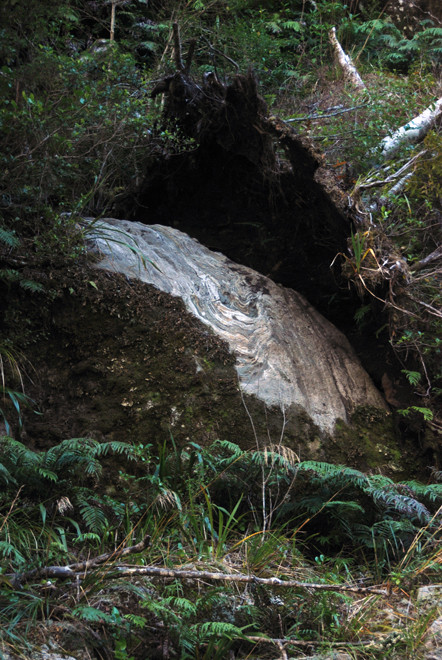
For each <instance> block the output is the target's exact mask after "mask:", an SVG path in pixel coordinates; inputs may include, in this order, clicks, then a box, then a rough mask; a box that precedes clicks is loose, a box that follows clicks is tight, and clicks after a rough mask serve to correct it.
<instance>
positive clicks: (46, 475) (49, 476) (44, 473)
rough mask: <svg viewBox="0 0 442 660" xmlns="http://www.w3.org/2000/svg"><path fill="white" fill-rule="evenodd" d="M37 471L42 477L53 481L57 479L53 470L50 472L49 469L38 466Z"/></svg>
mask: <svg viewBox="0 0 442 660" xmlns="http://www.w3.org/2000/svg"><path fill="white" fill-rule="evenodd" d="M37 473H38V474H39V475H40V477H43V479H48V480H49V481H52V482H54V483H55V482H56V481H58V476H57V475H56V474H55V472H52V471H51V470H47V469H45V468H43V467H38V468H37Z"/></svg>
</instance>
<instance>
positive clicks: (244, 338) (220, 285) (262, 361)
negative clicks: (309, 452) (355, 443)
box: [86, 218, 386, 432]
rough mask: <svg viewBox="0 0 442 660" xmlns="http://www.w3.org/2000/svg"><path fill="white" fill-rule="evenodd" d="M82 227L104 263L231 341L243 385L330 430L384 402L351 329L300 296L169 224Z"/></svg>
mask: <svg viewBox="0 0 442 660" xmlns="http://www.w3.org/2000/svg"><path fill="white" fill-rule="evenodd" d="M88 222H89V223H91V219H86V223H88ZM86 226H87V227H88V229H87V238H88V242H87V244H88V246H89V248H90V250H92V251H96V252H97V251H98V252H99V253H100V255H101V260H100V261H99V263H98V264H97V266H98V267H99V268H103V269H106V270H110V271H115V272H119V273H124V274H125V275H126V276H127V277H129V278H138V279H140V280H142V281H143V282H147V283H149V284H152V285H153V286H155V287H157V288H158V289H160V290H161V291H164V292H166V293H170V294H171V295H172V296H177V297H179V298H181V299H182V300H183V302H184V305H185V307H186V308H187V310H188V311H189V312H190V313H192V314H193V315H194V316H195V317H196V318H198V319H199V320H200V321H202V322H203V323H204V324H206V325H207V326H209V327H210V328H211V329H212V330H213V332H214V333H216V334H217V335H218V336H219V337H221V338H222V339H224V340H225V341H226V342H227V343H228V345H229V347H230V350H231V351H232V353H233V354H234V355H235V356H236V368H237V372H238V380H239V384H240V387H241V389H242V391H243V392H245V393H247V394H251V395H255V396H256V397H258V399H261V400H262V401H264V402H265V403H266V404H267V405H268V406H279V407H280V408H281V409H282V410H286V409H287V408H288V407H290V406H291V405H292V404H295V405H298V406H300V407H301V408H302V409H304V410H305V411H306V412H307V413H308V415H309V416H310V417H311V419H312V420H313V421H314V422H315V423H316V424H317V425H318V426H319V427H320V428H321V429H322V430H325V431H328V432H332V431H333V427H334V424H335V422H336V420H337V419H339V418H340V419H343V420H344V421H348V416H349V414H350V413H351V412H352V411H353V410H354V408H355V407H356V406H358V405H370V406H375V407H377V408H384V409H385V408H386V404H385V402H384V399H383V397H382V396H381V394H380V393H379V391H378V390H377V389H376V388H375V387H374V385H373V383H372V382H371V380H370V378H369V376H368V375H367V373H366V372H365V371H364V369H363V368H362V366H361V364H360V362H359V360H358V358H357V357H356V355H355V353H354V351H353V350H352V348H351V346H350V344H349V342H348V341H347V339H346V338H345V336H344V335H343V334H342V333H341V332H339V331H338V330H337V329H336V328H335V327H334V326H333V325H332V324H331V323H329V322H328V321H327V320H326V319H325V318H324V317H323V316H322V315H321V314H319V312H317V311H316V310H315V309H314V308H313V307H312V306H311V305H310V304H309V303H308V302H307V301H306V300H305V298H303V296H301V295H300V294H299V293H296V292H295V291H293V290H292V289H287V288H284V287H281V286H278V285H277V284H275V283H274V282H273V281H272V280H270V279H268V278H267V277H264V276H263V275H260V274H259V273H257V272H256V271H254V270H252V269H250V268H247V267H245V266H241V265H238V264H235V263H233V262H232V261H230V260H229V259H227V258H226V257H225V256H224V255H222V254H219V253H215V252H212V251H210V250H209V249H207V248H206V247H204V246H203V245H201V244H200V243H198V242H197V241H196V240H194V239H192V238H190V237H189V236H188V235H187V234H184V233H182V232H180V231H178V230H176V229H173V228H171V227H163V226H160V225H153V226H147V225H143V224H141V223H138V222H129V221H126V220H115V219H108V218H106V219H104V220H100V221H96V222H95V223H93V224H89V225H86ZM165 330H166V329H165Z"/></svg>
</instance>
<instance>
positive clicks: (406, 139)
mask: <svg viewBox="0 0 442 660" xmlns="http://www.w3.org/2000/svg"><path fill="white" fill-rule="evenodd" d="M441 115H442V97H441V98H440V99H438V100H437V101H435V102H434V103H432V104H431V105H430V106H429V107H428V108H427V109H426V110H424V112H422V113H421V114H420V115H418V116H417V117H415V118H414V119H412V120H411V121H409V122H408V123H407V124H405V125H404V126H401V127H400V128H398V129H397V131H395V132H394V133H393V135H387V137H385V138H384V139H383V140H382V142H381V143H380V145H379V147H380V150H381V155H382V157H383V158H384V159H385V160H386V159H387V158H391V157H392V156H394V154H395V153H396V152H397V151H398V149H399V148H400V147H401V145H402V144H404V143H408V144H413V143H414V142H419V140H422V138H424V137H425V135H426V134H427V133H428V131H429V130H430V128H431V127H432V126H433V124H434V122H435V121H436V119H438V117H440V116H441Z"/></svg>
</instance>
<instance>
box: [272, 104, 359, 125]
mask: <svg viewBox="0 0 442 660" xmlns="http://www.w3.org/2000/svg"><path fill="white" fill-rule="evenodd" d="M366 105H367V104H366V103H361V104H360V105H355V106H353V107H352V108H344V109H343V110H337V111H336V112H331V113H330V114H328V115H306V116H305V117H295V118H294V119H283V121H284V122H285V123H286V124H288V123H289V122H293V121H310V120H311V119H325V118H327V117H336V115H342V114H343V113H344V112H352V111H353V110H359V108H363V107H365V106H366Z"/></svg>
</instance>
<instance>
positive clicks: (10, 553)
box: [0, 541, 25, 563]
mask: <svg viewBox="0 0 442 660" xmlns="http://www.w3.org/2000/svg"><path fill="white" fill-rule="evenodd" d="M0 557H4V558H6V557H8V558H11V559H12V560H13V561H15V562H19V563H22V562H24V561H25V558H24V557H23V555H22V554H21V552H19V550H18V549H17V547H16V546H15V545H13V544H12V543H10V542H9V541H0Z"/></svg>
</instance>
